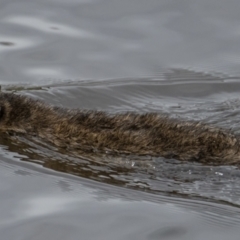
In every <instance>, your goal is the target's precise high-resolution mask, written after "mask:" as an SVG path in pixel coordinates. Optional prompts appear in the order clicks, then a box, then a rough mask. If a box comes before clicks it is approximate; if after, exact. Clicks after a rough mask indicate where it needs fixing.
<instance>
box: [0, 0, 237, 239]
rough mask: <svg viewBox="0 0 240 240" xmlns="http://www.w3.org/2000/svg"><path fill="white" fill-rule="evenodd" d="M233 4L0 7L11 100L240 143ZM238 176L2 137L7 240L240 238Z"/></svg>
mask: <svg viewBox="0 0 240 240" xmlns="http://www.w3.org/2000/svg"><path fill="white" fill-rule="evenodd" d="M239 9H240V2H239V1H237V0H229V1H223V0H218V1H216V0H208V1H206V0H193V1H190V0H180V1H172V0H148V1H146V0H122V1H116V0H111V1H110V0H98V1H97V0H68V1H63V0H47V1H46V0H34V1H27V0H12V1H9V0H8V1H7V0H0V85H1V87H2V90H3V91H16V92H17V93H19V94H23V95H27V96H30V97H32V98H38V99H41V100H43V101H45V102H48V103H49V104H54V105H58V106H62V107H67V108H84V109H95V110H104V111H107V112H110V113H117V112H125V111H135V112H139V113H143V112H152V111H155V112H159V113H164V114H168V115H169V116H170V117H174V118H180V119H186V120H196V121H204V122H206V123H208V124H213V125H217V126H219V127H222V128H226V129H231V130H232V131H233V132H234V133H236V134H239V133H240V127H239V117H240V97H239V95H240V81H239V80H240V68H239V66H240V64H239V63H240V50H239V49H240V27H239V26H240V15H239ZM239 182H240V170H239V169H238V168H236V167H233V166H204V165H201V164H198V163H193V162H191V163H182V162H179V161H177V160H175V159H164V158H161V157H158V158H156V157H155V158H153V157H151V156H148V157H138V156H114V157H113V156H109V155H108V154H107V153H106V154H105V155H103V154H102V155H101V156H99V155H98V154H91V155H89V154H86V153H82V155H80V156H79V157H73V156H71V154H70V153H68V152H67V151H63V150H61V149H57V148H56V147H55V146H51V145H48V144H47V143H46V142H44V140H42V139H37V138H29V137H28V136H17V135H16V136H8V135H7V134H5V133H1V135H0V212H1V215H0V239H1V240H2V239H3V240H5V239H6V240H8V239H24V240H25V239H31V240H40V239H53V240H54V239H58V240H60V239H91V240H92V239H104V240H107V239H129V240H133V239H184V240H188V239H189V240H193V239H194V240H195V239H199V240H200V239H213V240H214V239H218V240H220V239H223V240H225V239H231V240H235V239H239V233H240V230H239V229H240V228H239V227H240V215H239V211H240V210H239V207H240V184H239Z"/></svg>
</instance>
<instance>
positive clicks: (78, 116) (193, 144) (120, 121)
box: [0, 93, 240, 164]
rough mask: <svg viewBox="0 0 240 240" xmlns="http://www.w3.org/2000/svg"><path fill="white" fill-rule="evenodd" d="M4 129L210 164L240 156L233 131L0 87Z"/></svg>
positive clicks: (68, 144)
mask: <svg viewBox="0 0 240 240" xmlns="http://www.w3.org/2000/svg"><path fill="white" fill-rule="evenodd" d="M0 131H4V132H12V131H13V132H17V133H27V134H29V135H34V136H38V137H40V138H43V139H45V140H47V141H49V142H51V143H53V144H55V145H57V146H59V147H62V148H67V149H69V150H70V151H71V150H74V151H77V149H79V150H84V151H110V152H112V153H126V154H128V153H133V154H137V155H153V156H163V157H166V158H176V159H179V160H194V161H198V162H202V163H211V164H237V163H239V162H240V148H239V146H240V141H239V139H238V137H236V136H234V135H233V134H231V133H230V132H228V131H226V130H223V129H219V128H216V127H213V126H209V125H206V124H203V123H197V122H186V121H185V122H184V121H180V120H176V119H170V118H168V117H165V116H162V115H159V114H157V113H146V114H136V113H124V114H116V115H111V114H107V113H105V112H101V111H84V110H68V109H64V108H60V107H54V106H50V105H48V104H45V103H44V102H41V101H37V100H33V99H31V98H28V97H24V96H19V95H16V94H11V93H0Z"/></svg>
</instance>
